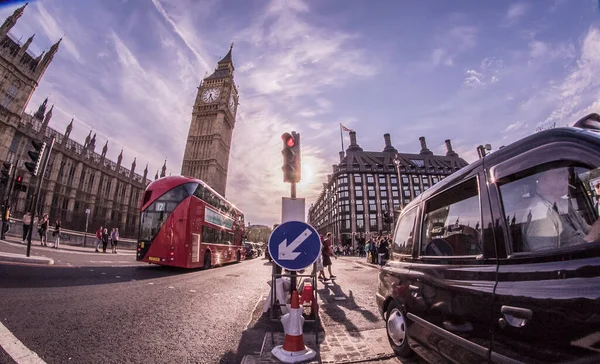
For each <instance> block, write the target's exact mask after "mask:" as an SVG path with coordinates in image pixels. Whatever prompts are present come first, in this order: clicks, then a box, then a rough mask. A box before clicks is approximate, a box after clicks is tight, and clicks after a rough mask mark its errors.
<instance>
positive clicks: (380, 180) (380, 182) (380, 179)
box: [379, 174, 387, 185]
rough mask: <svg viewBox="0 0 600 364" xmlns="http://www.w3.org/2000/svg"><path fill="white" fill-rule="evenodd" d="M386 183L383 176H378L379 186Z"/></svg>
mask: <svg viewBox="0 0 600 364" xmlns="http://www.w3.org/2000/svg"><path fill="white" fill-rule="evenodd" d="M386 183H387V182H386V180H385V176H384V175H381V174H380V175H379V184H380V185H385V184H386Z"/></svg>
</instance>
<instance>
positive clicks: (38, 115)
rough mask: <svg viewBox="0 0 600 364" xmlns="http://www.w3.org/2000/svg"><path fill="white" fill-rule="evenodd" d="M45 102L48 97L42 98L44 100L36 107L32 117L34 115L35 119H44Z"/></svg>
mask: <svg viewBox="0 0 600 364" xmlns="http://www.w3.org/2000/svg"><path fill="white" fill-rule="evenodd" d="M46 104H48V98H47V97H46V99H45V100H44V102H42V104H41V105H40V107H38V109H37V111H36V112H35V114H33V117H35V118H36V119H38V120H40V121H42V120H44V115H45V114H46Z"/></svg>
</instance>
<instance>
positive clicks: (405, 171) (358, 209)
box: [308, 131, 468, 246]
mask: <svg viewBox="0 0 600 364" xmlns="http://www.w3.org/2000/svg"><path fill="white" fill-rule="evenodd" d="M384 141H385V148H384V149H383V151H382V152H366V151H363V149H362V148H361V147H360V146H359V145H358V144H357V142H356V132H354V131H352V132H350V146H349V147H348V149H346V155H344V152H340V163H339V164H335V165H333V173H332V174H330V175H328V176H327V183H323V191H322V192H321V194H320V195H319V197H318V198H317V200H316V201H315V202H314V203H313V204H312V205H311V206H310V208H309V212H308V221H309V223H310V224H311V225H312V226H314V227H315V228H316V229H317V230H318V231H319V233H321V234H325V233H327V232H331V233H332V235H333V236H334V237H336V241H341V242H342V244H352V245H353V246H356V244H357V241H360V242H363V241H364V239H365V238H368V237H369V236H370V235H371V234H375V235H378V234H380V233H384V234H387V233H390V232H391V231H393V224H387V223H385V221H384V214H385V213H386V212H387V213H389V214H390V216H391V217H392V218H397V215H398V214H399V212H400V211H401V209H402V208H403V207H404V206H405V205H406V204H408V203H409V202H410V201H411V200H412V199H413V198H415V197H417V196H418V195H419V194H421V192H423V191H425V190H427V189H428V188H429V187H431V186H433V185H434V184H435V183H437V182H438V181H440V180H442V179H444V178H445V177H446V176H448V175H450V174H452V173H454V172H455V171H457V170H459V169H460V168H462V167H464V166H466V165H467V164H468V163H467V162H465V161H464V160H463V159H462V158H459V157H458V155H457V154H456V153H455V152H454V151H453V150H452V145H451V143H450V140H446V147H447V153H446V155H445V156H442V155H433V153H432V152H431V151H430V150H429V149H427V145H426V143H425V138H424V137H421V138H420V142H421V151H420V153H419V154H409V153H398V151H397V150H396V148H394V147H393V146H392V142H391V138H390V135H389V134H385V135H384Z"/></svg>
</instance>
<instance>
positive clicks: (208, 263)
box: [204, 250, 212, 269]
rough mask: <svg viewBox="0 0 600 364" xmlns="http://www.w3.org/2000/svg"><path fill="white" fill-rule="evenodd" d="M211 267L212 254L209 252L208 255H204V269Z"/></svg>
mask: <svg viewBox="0 0 600 364" xmlns="http://www.w3.org/2000/svg"><path fill="white" fill-rule="evenodd" d="M211 265H212V262H211V259H210V252H209V251H208V250H207V251H206V253H204V269H210V267H211Z"/></svg>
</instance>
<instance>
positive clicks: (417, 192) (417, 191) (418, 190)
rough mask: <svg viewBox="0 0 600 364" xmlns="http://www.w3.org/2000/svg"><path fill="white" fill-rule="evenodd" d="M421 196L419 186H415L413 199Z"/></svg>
mask: <svg viewBox="0 0 600 364" xmlns="http://www.w3.org/2000/svg"><path fill="white" fill-rule="evenodd" d="M420 194H421V188H420V187H419V186H415V197H417V196H419V195H420Z"/></svg>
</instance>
